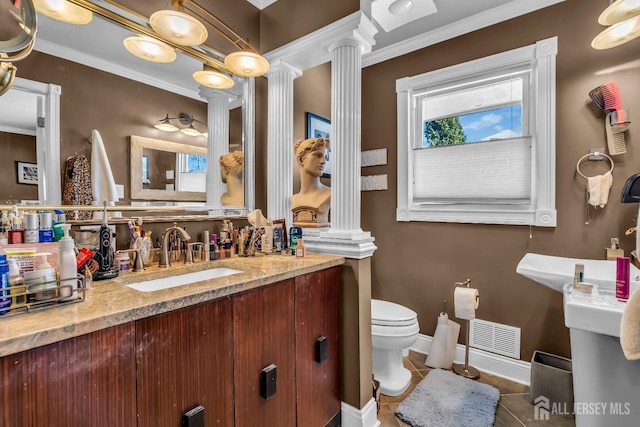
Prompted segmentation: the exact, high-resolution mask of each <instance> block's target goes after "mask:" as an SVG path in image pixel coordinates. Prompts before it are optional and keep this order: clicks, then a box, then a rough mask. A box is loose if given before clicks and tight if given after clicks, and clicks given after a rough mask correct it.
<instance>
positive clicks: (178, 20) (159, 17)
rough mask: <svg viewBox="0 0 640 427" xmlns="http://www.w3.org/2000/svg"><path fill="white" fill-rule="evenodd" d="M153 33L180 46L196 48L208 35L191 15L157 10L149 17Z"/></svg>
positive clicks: (175, 11)
mask: <svg viewBox="0 0 640 427" xmlns="http://www.w3.org/2000/svg"><path fill="white" fill-rule="evenodd" d="M149 23H150V24H151V28H153V31H155V32H156V33H158V34H159V35H160V36H162V37H164V38H165V39H167V40H169V41H171V42H173V43H175V44H178V45H180V46H198V45H200V44H202V43H204V42H205V41H206V40H207V37H209V33H208V32H207V29H206V28H205V26H204V25H202V23H201V22H200V21H198V20H197V19H195V18H194V17H192V16H191V15H187V14H186V13H183V12H180V11H177V10H159V11H157V12H154V13H153V14H152V15H151V16H150V17H149Z"/></svg>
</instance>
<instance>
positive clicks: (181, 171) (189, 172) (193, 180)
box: [176, 153, 207, 192]
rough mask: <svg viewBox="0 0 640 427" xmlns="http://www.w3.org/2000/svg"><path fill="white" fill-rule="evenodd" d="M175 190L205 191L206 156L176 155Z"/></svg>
mask: <svg viewBox="0 0 640 427" xmlns="http://www.w3.org/2000/svg"><path fill="white" fill-rule="evenodd" d="M176 160H177V165H176V170H177V171H178V173H177V174H176V190H177V191H202V192H203V191H206V189H207V156H206V155H200V154H184V153H178V154H177V156H176Z"/></svg>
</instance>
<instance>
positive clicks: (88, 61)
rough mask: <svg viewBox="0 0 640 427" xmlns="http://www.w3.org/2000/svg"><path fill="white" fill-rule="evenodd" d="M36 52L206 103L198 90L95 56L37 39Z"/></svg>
mask: <svg viewBox="0 0 640 427" xmlns="http://www.w3.org/2000/svg"><path fill="white" fill-rule="evenodd" d="M34 50H37V51H38V52H42V53H46V54H47V55H52V56H57V57H58V58H62V59H66V60H67V61H71V62H75V63H78V64H81V65H86V66H87V67H91V68H95V69H96V70H100V71H104V72H107V73H111V74H115V75H117V76H120V77H124V78H127V79H130V80H134V81H137V82H140V83H144V84H147V85H149V86H153V87H157V88H159V89H163V90H166V91H168V92H172V93H176V94H178V95H182V96H186V97H187V98H192V99H196V100H198V101H203V102H204V100H203V99H202V97H200V94H199V93H198V91H197V90H188V89H185V88H184V87H181V86H179V85H175V84H172V83H170V82H167V81H165V80H161V79H156V78H154V77H153V76H151V75H148V74H143V73H139V72H136V71H133V70H131V69H130V68H127V67H123V66H120V65H117V64H115V63H113V62H111V61H106V60H104V59H102V58H99V57H97V56H94V55H89V54H86V53H83V52H79V51H77V50H75V49H70V48H68V47H65V46H61V45H59V44H56V43H51V42H49V41H47V40H43V39H37V40H36V45H35V47H34Z"/></svg>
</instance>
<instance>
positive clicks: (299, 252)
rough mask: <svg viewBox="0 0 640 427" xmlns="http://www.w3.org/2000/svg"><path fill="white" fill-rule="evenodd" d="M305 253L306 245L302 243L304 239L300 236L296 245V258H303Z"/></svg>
mask: <svg viewBox="0 0 640 427" xmlns="http://www.w3.org/2000/svg"><path fill="white" fill-rule="evenodd" d="M305 255H307V247H306V246H305V245H304V240H303V239H302V237H301V238H299V239H298V244H297V245H296V258H304V257H305Z"/></svg>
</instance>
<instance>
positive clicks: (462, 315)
mask: <svg viewBox="0 0 640 427" xmlns="http://www.w3.org/2000/svg"><path fill="white" fill-rule="evenodd" d="M453 302H454V307H455V313H456V317H457V318H458V319H466V320H471V319H475V318H476V309H477V308H478V305H479V304H480V295H479V294H478V290H477V289H475V288H463V287H457V288H456V289H455V291H453Z"/></svg>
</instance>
